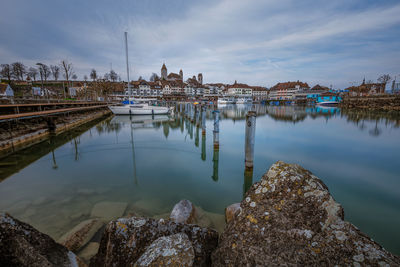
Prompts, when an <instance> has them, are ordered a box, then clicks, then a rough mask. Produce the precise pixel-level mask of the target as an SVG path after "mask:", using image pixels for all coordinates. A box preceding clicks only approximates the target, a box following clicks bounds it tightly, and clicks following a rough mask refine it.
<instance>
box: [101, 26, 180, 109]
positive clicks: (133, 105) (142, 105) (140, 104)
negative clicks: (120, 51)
mask: <svg viewBox="0 0 400 267" xmlns="http://www.w3.org/2000/svg"><path fill="white" fill-rule="evenodd" d="M125 56H126V73H127V76H128V92H129V99H128V101H124V102H122V103H121V104H119V105H113V106H109V107H108V108H109V109H110V110H111V111H112V113H114V114H115V115H160V114H169V113H170V112H171V111H172V108H168V107H160V106H153V105H150V104H149V102H146V101H144V100H137V99H134V98H133V97H132V90H131V85H130V82H129V81H130V79H129V63H128V33H127V32H125Z"/></svg>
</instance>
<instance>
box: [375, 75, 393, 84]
mask: <svg viewBox="0 0 400 267" xmlns="http://www.w3.org/2000/svg"><path fill="white" fill-rule="evenodd" d="M391 79H392V77H390V75H389V74H383V75H381V76H380V77H379V78H378V82H380V83H383V84H384V85H385V86H386V84H387V82H388V81H390V80H391Z"/></svg>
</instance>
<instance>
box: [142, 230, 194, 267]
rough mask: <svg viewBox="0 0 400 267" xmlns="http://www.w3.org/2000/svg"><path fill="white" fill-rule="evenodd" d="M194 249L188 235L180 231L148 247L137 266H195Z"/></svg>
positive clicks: (160, 238)
mask: <svg viewBox="0 0 400 267" xmlns="http://www.w3.org/2000/svg"><path fill="white" fill-rule="evenodd" d="M193 261H194V250H193V247H192V244H191V243H190V240H189V238H188V236H187V235H186V234H184V233H178V234H175V235H170V236H162V237H159V238H158V239H156V240H155V241H154V242H153V243H151V244H150V246H148V247H147V248H146V251H145V252H144V253H143V254H142V255H141V256H140V258H139V259H138V260H137V262H136V263H135V265H134V266H135V267H144V266H154V267H158V266H176V267H190V266H193Z"/></svg>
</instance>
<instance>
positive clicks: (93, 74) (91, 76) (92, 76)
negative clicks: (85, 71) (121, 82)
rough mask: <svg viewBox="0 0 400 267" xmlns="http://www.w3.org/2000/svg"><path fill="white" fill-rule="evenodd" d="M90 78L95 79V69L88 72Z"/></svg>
mask: <svg viewBox="0 0 400 267" xmlns="http://www.w3.org/2000/svg"><path fill="white" fill-rule="evenodd" d="M90 79H92V80H93V81H95V80H96V79H97V71H96V70H95V69H92V71H91V72H90Z"/></svg>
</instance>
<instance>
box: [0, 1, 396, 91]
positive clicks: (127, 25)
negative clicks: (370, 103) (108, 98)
mask: <svg viewBox="0 0 400 267" xmlns="http://www.w3.org/2000/svg"><path fill="white" fill-rule="evenodd" d="M21 2H22V3H24V4H21V3H18V5H17V4H15V2H13V1H11V0H8V1H6V3H5V4H4V7H3V9H4V10H7V12H4V16H2V18H0V23H1V24H0V25H2V26H0V34H1V36H4V37H5V38H4V39H5V41H4V42H2V43H1V44H0V56H1V59H2V60H3V61H16V60H20V61H23V62H26V64H28V63H27V62H35V61H44V60H47V61H49V62H50V61H59V60H60V59H62V58H70V60H71V61H72V62H73V63H74V65H75V67H76V72H78V73H79V74H81V76H83V74H84V73H85V74H88V73H89V70H90V68H92V67H94V68H96V69H98V70H99V71H100V72H101V73H104V72H106V71H108V70H109V68H110V63H112V65H113V68H114V69H115V70H116V71H117V72H119V73H121V76H122V77H124V76H125V75H124V73H125V71H124V66H125V64H124V43H123V32H124V31H128V32H129V48H130V49H129V53H130V57H129V58H130V63H131V64H130V65H131V68H132V72H133V76H134V77H138V76H139V75H141V76H144V77H148V76H150V74H151V73H152V72H159V69H160V66H161V64H162V62H163V61H165V62H166V63H167V66H168V69H169V71H173V72H178V71H179V69H180V68H182V69H183V71H184V75H185V77H191V76H192V75H195V74H197V73H199V72H202V73H203V74H204V77H205V80H206V81H207V82H217V81H221V82H233V81H234V80H238V81H241V82H247V83H250V84H260V85H267V86H272V85H273V84H274V83H276V82H278V81H287V80H304V81H308V82H310V83H314V82H318V83H322V84H326V85H329V84H333V85H334V87H344V86H347V85H348V83H349V81H358V80H360V79H362V77H364V75H366V76H367V79H376V77H377V76H378V75H379V74H382V73H390V74H392V75H395V74H398V73H397V72H399V67H400V62H397V61H396V60H395V58H399V54H400V52H399V48H398V47H400V46H399V44H400V37H399V32H400V27H398V26H399V24H400V17H399V16H398V14H399V13H400V4H398V3H397V2H396V1H380V2H379V5H378V4H377V3H365V1H362V0H358V1H352V2H351V3H349V2H348V1H333V2H332V1H318V2H315V1H301V2H299V1H292V0H283V1H275V0H273V1H261V0H260V1H257V0H255V1H239V0H229V1H228V0H222V1H205V2H204V1H179V0H173V1H168V2H167V1H122V2H119V3H110V2H109V1H85V2H84V3H80V2H78V1H72V2H68V3H58V2H56V3H54V2H52V3H51V4H48V5H45V4H43V3H40V4H38V3H36V2H35V3H32V2H31V1H21ZM32 11H33V12H32ZM3 22H6V23H5V24H3Z"/></svg>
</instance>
